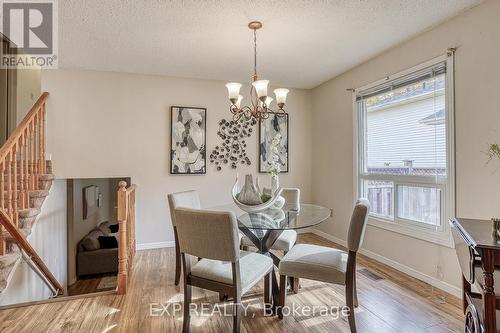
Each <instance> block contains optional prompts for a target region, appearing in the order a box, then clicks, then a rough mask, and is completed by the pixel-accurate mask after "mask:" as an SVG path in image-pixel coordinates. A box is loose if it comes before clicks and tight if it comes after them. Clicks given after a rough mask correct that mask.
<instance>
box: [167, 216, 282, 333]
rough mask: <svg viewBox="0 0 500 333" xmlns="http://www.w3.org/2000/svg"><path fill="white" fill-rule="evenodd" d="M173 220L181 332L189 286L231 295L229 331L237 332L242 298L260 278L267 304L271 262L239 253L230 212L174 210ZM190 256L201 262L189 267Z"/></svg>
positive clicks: (185, 326) (186, 319) (187, 310)
mask: <svg viewBox="0 0 500 333" xmlns="http://www.w3.org/2000/svg"><path fill="white" fill-rule="evenodd" d="M175 220H176V226H177V235H178V238H179V249H180V252H181V257H182V264H183V269H184V319H183V320H184V322H183V332H184V333H186V332H189V322H190V303H191V297H192V292H191V289H192V286H195V287H199V288H203V289H208V290H212V291H215V292H219V294H225V295H228V296H232V299H233V306H234V312H233V332H240V324H241V297H242V295H244V294H245V293H246V292H247V291H249V290H250V289H251V288H252V287H253V286H254V285H255V284H257V283H258V282H259V281H261V280H262V279H263V278H264V302H265V303H268V304H269V303H270V301H271V274H272V271H273V261H272V259H271V258H270V257H267V256H265V255H262V254H259V253H255V252H246V251H241V250H240V238H239V233H238V225H237V221H236V216H235V215H234V213H233V212H218V211H209V210H200V209H191V208H176V209H175ZM190 256H195V257H198V258H202V259H201V260H199V261H198V262H196V264H194V265H193V266H191V261H190Z"/></svg>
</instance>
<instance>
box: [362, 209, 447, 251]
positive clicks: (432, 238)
mask: <svg viewBox="0 0 500 333" xmlns="http://www.w3.org/2000/svg"><path fill="white" fill-rule="evenodd" d="M446 223H447V222H446ZM368 224H369V225H371V226H374V227H377V228H380V229H385V230H389V231H392V232H395V233H398V234H402V235H405V236H408V237H412V238H416V239H420V240H423V241H426V242H430V243H434V244H438V245H442V246H445V247H449V248H453V241H452V238H451V233H450V231H449V227H448V225H447V224H446V225H445V228H444V231H439V230H431V229H427V228H421V227H418V226H413V225H410V224H405V223H394V222H391V221H387V220H383V219H380V218H376V217H373V216H370V217H369V218H368Z"/></svg>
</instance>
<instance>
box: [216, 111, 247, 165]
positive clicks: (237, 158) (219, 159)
mask: <svg viewBox="0 0 500 333" xmlns="http://www.w3.org/2000/svg"><path fill="white" fill-rule="evenodd" d="M256 123H257V120H255V118H252V119H246V118H244V117H241V118H239V119H238V120H226V119H222V120H221V121H219V130H218V131H217V135H218V136H219V138H221V139H222V143H221V144H220V145H219V146H216V147H215V149H214V150H212V153H211V154H210V163H212V164H214V165H215V166H216V169H217V171H221V170H222V167H223V166H228V167H230V168H231V169H236V168H237V167H238V165H251V164H252V162H251V161H250V158H248V156H247V153H246V147H247V142H246V139H247V138H249V137H250V136H251V135H252V132H253V128H252V126H254V125H255V124H256Z"/></svg>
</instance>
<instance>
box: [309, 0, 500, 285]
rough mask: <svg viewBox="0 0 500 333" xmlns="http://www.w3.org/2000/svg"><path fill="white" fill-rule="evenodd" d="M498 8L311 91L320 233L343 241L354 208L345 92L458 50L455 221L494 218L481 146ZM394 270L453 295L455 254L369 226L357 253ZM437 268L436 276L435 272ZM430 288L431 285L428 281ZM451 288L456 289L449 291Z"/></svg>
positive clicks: (499, 72)
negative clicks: (322, 210)
mask: <svg viewBox="0 0 500 333" xmlns="http://www.w3.org/2000/svg"><path fill="white" fill-rule="evenodd" d="M499 13H500V1H487V2H485V3H484V4H482V5H480V6H478V7H475V8H473V9H471V10H469V11H467V12H466V13H464V14H462V15H460V16H458V17H456V18H454V19H452V20H450V21H448V22H446V23H444V24H442V25H440V26H438V27H436V28H434V29H432V30H430V31H427V32H426V33H424V34H422V35H420V36H417V37H416V38H413V39H412V40H410V41H408V42H406V43H403V44H401V45H399V46H397V47H395V48H393V49H391V50H389V51H387V52H385V53H383V54H381V55H379V56H378V57H376V58H373V59H372V60H370V61H368V62H366V63H364V64H362V65H360V66H358V67H356V68H354V69H352V70H350V71H348V72H346V73H344V74H343V75H341V76H338V77H336V78H334V79H332V80H330V81H328V82H326V83H324V84H322V85H320V86H319V87H316V88H315V89H314V90H313V92H312V100H313V103H314V104H313V110H314V112H313V124H314V131H313V135H314V137H313V147H314V151H313V160H314V161H315V162H314V172H313V181H312V182H313V189H314V192H313V193H314V195H313V199H314V201H315V202H316V203H318V204H323V205H327V206H330V207H332V208H333V209H334V214H335V215H334V218H333V221H332V223H328V224H325V225H323V226H321V227H320V229H321V230H322V231H324V232H326V233H327V234H329V235H333V236H334V237H336V238H340V239H344V240H345V238H346V234H347V226H348V221H349V217H350V214H351V209H352V205H353V195H354V194H353V193H354V192H353V191H354V172H355V166H354V158H353V128H354V125H353V105H352V95H351V93H350V92H348V91H346V89H347V88H356V87H360V86H363V85H366V84H368V83H371V82H374V81H376V80H378V79H381V78H384V77H386V76H387V75H389V74H393V73H396V72H399V71H401V70H404V69H407V68H410V67H412V66H414V65H417V64H419V63H422V62H425V61H427V60H429V59H432V58H434V57H436V56H439V55H442V54H444V53H445V52H446V49H447V48H449V47H457V48H458V49H457V52H456V64H455V79H456V86H455V88H456V110H455V116H456V190H457V198H456V206H457V215H458V216H461V217H473V218H484V219H489V218H490V217H492V216H499V215H500V205H499V203H500V191H498V186H499V184H500V172H496V173H495V170H496V169H497V168H498V165H499V163H492V165H490V166H485V162H486V158H485V155H484V153H483V152H484V151H485V150H486V149H487V148H486V147H487V144H488V143H491V142H499V141H500V131H499V130H498V124H499V123H500V107H499V106H498V99H497V98H496V96H497V92H498V89H499V88H500V85H499V78H500V65H499V63H498V61H499V60H498V59H499V56H498V55H499V53H500V43H499V42H498V38H499V37H498V36H499V32H500V20H499V19H498V14H499ZM363 247H364V248H365V249H366V250H369V251H371V252H372V253H373V254H374V255H378V256H381V257H380V258H383V257H385V258H386V259H388V260H389V261H388V262H392V264H393V265H399V266H398V267H399V268H404V269H406V270H407V271H410V272H413V273H418V274H423V275H422V276H421V277H425V276H427V277H428V278H436V279H438V280H443V281H444V283H438V285H439V286H441V287H443V288H448V290H450V288H451V290H452V291H458V288H459V286H460V273H459V268H458V262H457V259H456V256H455V252H454V250H453V249H451V248H446V247H441V246H438V245H435V244H431V243H428V242H425V241H421V240H417V239H415V238H411V237H407V236H403V235H401V234H396V233H392V232H389V231H386V230H382V229H379V228H376V227H372V226H369V227H368V230H367V233H366V239H365V243H364V246H363ZM438 266H439V269H437V267H438ZM434 282H436V281H434ZM453 287H456V288H453Z"/></svg>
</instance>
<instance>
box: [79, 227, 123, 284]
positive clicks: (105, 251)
mask: <svg viewBox="0 0 500 333" xmlns="http://www.w3.org/2000/svg"><path fill="white" fill-rule="evenodd" d="M114 224H116V223H114ZM110 225H112V223H110V222H108V221H105V222H102V223H100V224H99V225H98V226H97V227H95V228H94V229H92V230H91V231H90V232H89V233H88V234H87V235H86V236H85V237H83V238H82V239H81V240H80V241H79V242H78V245H77V257H76V274H77V275H78V277H81V276H85V275H94V274H105V273H117V272H118V248H101V246H100V242H99V236H114V237H116V239H117V241H118V233H112V232H111V229H110Z"/></svg>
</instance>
